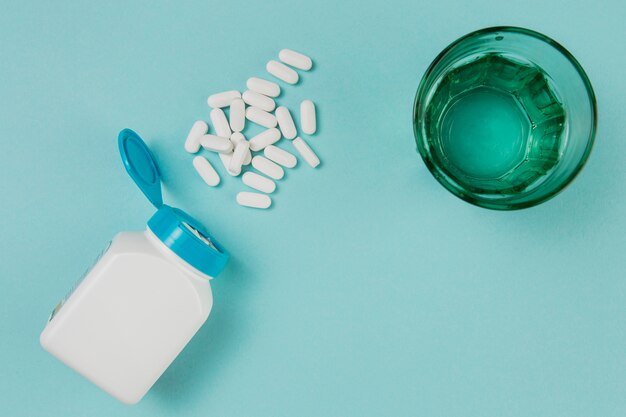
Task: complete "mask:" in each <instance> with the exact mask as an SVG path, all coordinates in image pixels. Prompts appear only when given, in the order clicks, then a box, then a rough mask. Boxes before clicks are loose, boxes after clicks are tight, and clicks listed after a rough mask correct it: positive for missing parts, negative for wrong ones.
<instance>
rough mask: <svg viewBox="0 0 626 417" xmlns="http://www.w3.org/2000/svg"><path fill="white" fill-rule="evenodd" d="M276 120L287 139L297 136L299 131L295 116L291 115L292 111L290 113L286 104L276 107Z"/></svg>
mask: <svg viewBox="0 0 626 417" xmlns="http://www.w3.org/2000/svg"><path fill="white" fill-rule="evenodd" d="M275 114H276V121H278V127H280V131H281V132H282V133H283V136H284V137H285V138H287V139H293V138H295V137H296V135H297V134H298V132H296V125H295V124H294V123H293V118H292V117H291V113H289V109H288V108H287V107H284V106H280V107H279V108H277V109H276V112H275Z"/></svg>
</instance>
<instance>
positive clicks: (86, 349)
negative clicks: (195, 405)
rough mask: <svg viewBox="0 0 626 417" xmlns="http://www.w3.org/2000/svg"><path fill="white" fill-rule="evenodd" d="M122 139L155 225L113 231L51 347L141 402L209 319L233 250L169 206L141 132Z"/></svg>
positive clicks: (59, 318) (99, 381) (47, 333)
mask: <svg viewBox="0 0 626 417" xmlns="http://www.w3.org/2000/svg"><path fill="white" fill-rule="evenodd" d="M118 144H119V149H120V153H121V155H122V160H123V161H124V165H125V167H126V170H127V171H128V173H129V174H130V176H131V178H132V179H133V180H134V181H135V183H136V184H137V185H138V186H139V188H140V189H141V191H142V192H143V193H144V194H145V195H146V197H147V198H148V199H149V200H150V202H152V204H154V206H155V207H156V208H157V211H156V213H155V214H154V215H153V216H152V217H151V218H150V220H148V224H147V229H146V230H144V231H139V232H121V233H119V234H118V235H117V236H115V237H114V238H113V240H112V241H111V242H110V244H109V246H108V247H107V248H106V249H105V250H104V252H103V253H102V254H101V255H100V257H99V258H98V260H97V261H96V262H95V264H94V265H93V266H92V267H91V268H89V269H88V270H87V272H86V273H85V274H84V276H83V278H82V279H81V281H80V282H79V283H78V285H76V286H75V288H74V289H73V290H72V291H71V292H70V294H69V295H68V296H66V297H65V299H64V300H62V301H61V302H60V303H59V305H58V306H57V307H56V308H55V309H54V311H53V312H52V314H51V316H50V318H49V320H48V324H47V325H46V328H45V329H44V331H43V332H42V333H41V337H40V341H41V345H42V346H43V347H44V349H45V350H47V351H48V352H50V353H51V354H53V355H54V356H56V357H57V358H58V359H60V360H61V361H62V362H64V363H65V364H66V365H68V366H69V367H71V368H73V369H74V370H75V371H77V372H78V373H80V374H82V375H83V376H84V377H86V378H87V379H89V380H90V381H91V382H93V383H94V384H96V385H97V386H99V387H100V388H102V389H103V390H104V391H106V392H108V393H109V394H111V395H112V396H114V397H115V398H117V399H118V400H120V401H122V402H124V403H126V404H134V403H137V402H138V401H139V400H141V398H142V397H143V396H144V395H145V394H146V392H147V391H148V390H149V389H150V387H151V386H152V385H153V384H154V383H155V382H156V380H157V379H158V378H159V377H160V376H161V374H162V373H163V372H164V371H165V369H167V367H168V366H169V365H170V363H172V361H173V360H174V359H175V358H176V356H177V355H178V354H179V353H180V351H181V350H182V349H183V348H184V347H185V345H186V344H187V342H189V340H190V339H191V338H192V337H193V335H194V334H195V333H196V332H197V331H198V329H199V328H200V326H202V324H203V323H204V322H205V321H206V319H207V317H208V316H209V312H210V311H211V307H212V305H213V297H212V295H211V286H210V284H209V280H210V279H211V278H213V277H215V276H217V275H218V274H219V273H220V272H221V271H222V270H223V269H224V267H225V266H226V262H227V261H228V253H227V252H226V251H225V250H224V249H223V248H222V247H221V246H220V244H219V243H217V241H215V240H214V239H213V238H212V237H211V235H210V234H209V233H208V232H207V231H206V230H205V229H204V228H203V227H202V225H200V224H199V223H198V222H197V221H196V220H194V219H193V218H192V217H191V216H189V215H188V214H186V213H185V212H183V211H182V210H179V209H176V208H173V207H170V206H167V205H164V204H163V199H162V195H161V176H160V174H159V170H158V167H157V165H156V162H155V161H154V158H153V157H152V154H151V153H150V150H149V149H148V147H147V145H146V144H145V143H144V142H143V141H142V140H141V138H140V137H139V136H138V135H137V134H136V133H135V132H133V131H132V130H130V129H125V130H123V131H122V132H120V135H119V138H118Z"/></svg>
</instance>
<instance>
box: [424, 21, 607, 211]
mask: <svg viewBox="0 0 626 417" xmlns="http://www.w3.org/2000/svg"><path fill="white" fill-rule="evenodd" d="M495 32H509V33H511V32H513V33H520V34H523V35H526V36H530V37H533V38H536V39H538V40H540V41H542V42H545V43H546V44H548V45H550V46H552V47H553V48H554V49H555V50H557V51H558V52H560V53H561V55H563V56H564V57H565V58H566V59H567V61H569V62H570V63H571V64H572V66H573V67H574V69H575V70H576V72H577V73H578V75H579V77H580V79H581V80H582V82H583V84H584V86H585V90H586V91H587V94H588V96H589V101H590V104H591V110H592V111H591V119H592V120H591V129H590V132H589V136H588V137H587V144H586V147H585V151H584V153H583V155H582V156H581V158H580V161H579V162H578V164H577V165H576V167H575V168H574V170H573V171H572V172H571V173H570V174H569V175H568V176H567V177H565V178H564V179H563V181H561V182H560V183H559V184H558V186H557V187H555V188H554V190H552V191H551V192H549V193H547V194H546V195H543V196H538V197H535V198H532V199H530V200H528V201H523V202H512V203H504V204H503V203H499V202H498V200H491V201H490V200H484V199H479V198H476V197H475V196H474V194H473V193H467V192H464V190H462V189H460V188H459V187H455V186H453V184H451V183H450V182H449V181H448V180H447V179H446V178H444V176H443V175H441V173H440V171H441V170H442V168H441V167H439V166H437V164H435V163H434V162H433V160H432V158H431V155H430V152H428V151H427V150H426V148H425V147H424V144H423V143H422V142H423V138H422V135H421V133H420V131H421V127H422V122H421V120H420V118H418V117H417V116H418V109H420V107H419V102H420V98H421V95H422V93H423V91H422V90H423V89H424V88H425V85H426V82H427V81H428V80H429V79H430V77H431V76H432V73H433V72H434V70H435V68H437V66H438V65H439V64H440V63H441V61H442V60H443V59H444V57H446V55H447V54H448V53H449V52H450V51H451V50H452V49H453V48H455V47H456V46H457V45H459V44H460V43H462V42H464V41H466V40H468V39H470V38H474V37H477V36H481V35H484V34H490V33H495ZM412 119H413V135H414V136H415V140H416V143H417V150H418V152H419V154H420V156H421V157H422V159H423V160H424V163H425V164H426V167H427V168H428V170H429V171H430V173H431V174H432V175H433V176H434V177H435V179H436V180H437V181H438V182H439V183H440V184H441V185H443V187H444V188H445V189H446V190H448V191H449V192H451V193H452V194H454V195H455V196H457V197H459V198H460V199H462V200H464V201H466V202H468V203H470V204H473V205H475V206H478V207H483V208H487V209H492V210H518V209H523V208H528V207H533V206H536V205H539V204H541V203H544V202H546V201H548V200H550V199H551V198H553V197H554V196H556V195H557V194H559V193H560V192H561V191H563V190H564V189H565V188H566V187H567V186H568V185H569V184H571V183H572V182H573V180H574V179H575V178H576V176H578V174H579V173H580V171H581V170H582V169H583V167H584V166H585V164H586V163H587V160H588V159H589V155H590V154H591V150H592V149H593V145H594V143H595V137H596V131H597V127H598V111H597V102H596V95H595V92H594V90H593V87H592V86H591V81H590V80H589V77H588V76H587V73H586V72H585V70H584V69H583V67H582V66H581V65H580V63H579V62H578V60H577V59H576V58H575V57H574V55H572V53H571V52H569V51H568V50H567V49H566V48H565V47H564V46H563V45H561V44H560V43H558V42H557V41H555V40H554V39H552V38H550V37H548V36H546V35H544V34H542V33H539V32H536V31H534V30H531V29H526V28H522V27H518V26H491V27H487V28H483V29H478V30H475V31H473V32H470V33H468V34H466V35H463V36H461V37H460V38H458V39H456V40H455V41H453V42H452V43H450V44H449V45H448V46H446V47H445V48H444V49H443V50H442V51H441V52H440V53H439V54H438V55H437V56H436V57H435V59H434V60H433V61H432V62H431V64H430V65H429V66H428V68H427V69H426V72H425V73H424V75H423V77H422V79H421V81H420V83H419V86H418V87H417V92H416V93H415V100H414V103H413V115H412ZM443 174H445V171H443Z"/></svg>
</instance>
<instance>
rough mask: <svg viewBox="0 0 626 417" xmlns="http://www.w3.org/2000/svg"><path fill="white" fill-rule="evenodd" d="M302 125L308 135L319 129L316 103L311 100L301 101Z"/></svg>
mask: <svg viewBox="0 0 626 417" xmlns="http://www.w3.org/2000/svg"><path fill="white" fill-rule="evenodd" d="M300 127H302V131H303V132H304V133H306V134H307V135H312V134H313V133H315V131H316V130H317V117H316V116H315V104H313V102H312V101H311V100H304V101H303V102H302V103H300Z"/></svg>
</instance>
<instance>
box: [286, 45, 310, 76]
mask: <svg viewBox="0 0 626 417" xmlns="http://www.w3.org/2000/svg"><path fill="white" fill-rule="evenodd" d="M278 58H279V59H280V60H281V61H283V62H284V63H285V64H287V65H291V66H292V67H294V68H298V69H301V70H304V71H308V70H310V69H311V67H312V66H313V61H311V58H309V57H308V56H306V55H304V54H301V53H300V52H296V51H292V50H291V49H283V50H281V51H280V52H279V53H278Z"/></svg>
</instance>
